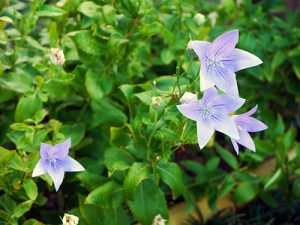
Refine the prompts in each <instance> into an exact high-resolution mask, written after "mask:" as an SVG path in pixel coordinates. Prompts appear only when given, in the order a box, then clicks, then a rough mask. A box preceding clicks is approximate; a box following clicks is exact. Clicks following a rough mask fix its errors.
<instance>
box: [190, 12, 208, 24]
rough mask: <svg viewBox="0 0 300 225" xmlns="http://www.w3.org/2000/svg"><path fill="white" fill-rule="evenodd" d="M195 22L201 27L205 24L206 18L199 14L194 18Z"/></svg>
mask: <svg viewBox="0 0 300 225" xmlns="http://www.w3.org/2000/svg"><path fill="white" fill-rule="evenodd" d="M193 19H194V21H195V22H196V23H197V25H199V26H201V25H202V24H204V22H205V20H206V19H205V16H204V15H203V14H201V13H197V14H196V15H195V16H194V18H193Z"/></svg>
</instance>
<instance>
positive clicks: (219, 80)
mask: <svg viewBox="0 0 300 225" xmlns="http://www.w3.org/2000/svg"><path fill="white" fill-rule="evenodd" d="M210 71H211V79H212V81H213V82H214V83H215V85H216V86H217V87H218V88H219V89H220V90H222V91H224V92H225V93H227V94H231V95H235V96H239V91H238V86H237V82H236V76H235V73H234V72H233V71H231V70H230V69H228V68H226V67H220V66H218V67H216V68H215V69H211V70H210Z"/></svg>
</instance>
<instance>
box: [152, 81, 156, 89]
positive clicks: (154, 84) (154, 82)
mask: <svg viewBox="0 0 300 225" xmlns="http://www.w3.org/2000/svg"><path fill="white" fill-rule="evenodd" d="M153 87H155V88H156V80H154V81H153Z"/></svg>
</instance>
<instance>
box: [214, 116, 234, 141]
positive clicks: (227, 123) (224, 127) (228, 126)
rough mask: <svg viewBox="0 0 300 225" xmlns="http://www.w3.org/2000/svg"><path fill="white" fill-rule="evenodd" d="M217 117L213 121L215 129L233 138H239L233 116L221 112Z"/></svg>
mask: <svg viewBox="0 0 300 225" xmlns="http://www.w3.org/2000/svg"><path fill="white" fill-rule="evenodd" d="M216 118H217V119H215V120H213V121H212V125H213V127H214V128H215V130H217V131H219V132H221V133H223V134H226V135H228V136H229V137H231V138H234V139H239V133H238V130H237V127H236V125H235V123H234V121H233V120H232V118H231V117H230V116H228V115H226V114H219V115H218V116H217V117H216Z"/></svg>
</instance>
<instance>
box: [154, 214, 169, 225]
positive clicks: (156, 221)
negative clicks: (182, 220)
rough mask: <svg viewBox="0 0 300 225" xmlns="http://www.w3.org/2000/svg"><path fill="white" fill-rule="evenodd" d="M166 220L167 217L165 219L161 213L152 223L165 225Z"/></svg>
mask: <svg viewBox="0 0 300 225" xmlns="http://www.w3.org/2000/svg"><path fill="white" fill-rule="evenodd" d="M166 221H167V220H166V219H164V218H163V217H162V216H161V215H160V214H158V215H156V216H155V217H154V220H153V222H152V225H165V224H166Z"/></svg>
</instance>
